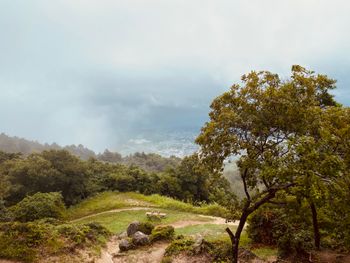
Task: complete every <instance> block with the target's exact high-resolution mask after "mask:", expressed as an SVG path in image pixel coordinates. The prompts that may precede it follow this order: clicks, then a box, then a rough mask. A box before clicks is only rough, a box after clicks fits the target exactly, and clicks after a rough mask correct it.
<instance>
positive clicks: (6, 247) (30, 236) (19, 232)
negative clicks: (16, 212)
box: [0, 219, 109, 262]
mask: <svg viewBox="0 0 350 263" xmlns="http://www.w3.org/2000/svg"><path fill="white" fill-rule="evenodd" d="M50 222H52V223H54V224H51V223H50ZM58 222H59V221H57V220H52V219H49V220H47V219H41V220H37V221H34V222H27V223H22V222H8V223H2V224H0V258H7V259H14V260H21V261H24V262H32V261H36V259H37V258H40V257H41V254H43V255H45V256H47V255H50V254H56V255H57V254H59V253H66V252H67V251H69V252H70V253H71V252H72V251H74V249H75V248H76V247H90V246H94V245H99V244H101V241H102V239H103V238H106V237H107V236H108V235H109V232H108V231H107V230H106V229H105V228H104V227H102V226H101V225H100V224H98V223H89V224H84V225H74V224H63V225H57V224H58Z"/></svg>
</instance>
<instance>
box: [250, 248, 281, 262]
mask: <svg viewBox="0 0 350 263" xmlns="http://www.w3.org/2000/svg"><path fill="white" fill-rule="evenodd" d="M252 251H253V253H255V254H256V255H257V256H258V257H259V258H262V259H264V260H268V259H269V258H271V257H274V256H277V254H278V250H277V248H275V247H260V248H255V249H252Z"/></svg>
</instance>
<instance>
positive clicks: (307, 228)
mask: <svg viewBox="0 0 350 263" xmlns="http://www.w3.org/2000/svg"><path fill="white" fill-rule="evenodd" d="M334 89H335V80H333V79H331V78H329V77H328V76H326V75H322V74H316V73H315V72H313V71H310V70H307V69H305V68H303V67H301V66H297V65H296V66H293V67H292V70H291V76H290V78H289V79H287V80H282V79H280V77H279V76H278V75H277V74H274V73H271V72H268V71H261V72H254V71H252V72H250V73H248V74H246V75H244V76H243V77H242V83H241V84H235V85H233V86H232V87H231V89H230V90H229V91H227V92H225V93H224V94H222V95H221V96H219V97H217V98H215V99H214V101H213V102H212V104H211V112H210V113H209V117H210V119H209V121H208V122H206V123H205V124H204V126H203V128H202V130H201V132H200V134H199V135H198V137H197V139H196V143H197V144H198V145H199V146H200V150H199V151H198V152H197V153H194V154H193V155H191V156H187V157H184V158H182V159H180V158H177V157H170V158H165V157H161V156H159V155H156V154H144V153H135V154H133V155H130V156H127V157H122V156H121V155H120V154H118V153H113V152H110V151H108V150H106V151H105V152H104V153H102V154H98V155H96V154H94V153H93V152H92V153H91V154H90V155H89V154H87V155H79V154H76V149H75V150H72V149H73V148H74V147H71V148H70V149H68V148H64V149H62V148H61V147H58V146H57V147H56V149H43V150H42V151H40V150H41V148H40V147H41V146H40V145H39V144H38V145H36V146H37V149H38V150H39V152H35V151H34V150H24V148H23V147H17V148H16V147H13V146H10V145H11V143H10V141H11V140H10V137H8V136H6V135H4V134H2V135H1V136H2V143H1V145H2V149H3V150H4V151H1V152H0V185H1V188H0V220H1V223H0V258H7V259H15V260H23V261H27V262H30V261H35V260H36V259H37V258H36V255H37V254H35V253H38V252H36V250H33V247H36V246H39V245H40V244H41V243H40V242H41V241H40V240H42V237H41V234H42V233H44V232H45V231H49V230H47V229H51V230H50V231H58V232H57V233H59V234H57V235H65V238H68V239H69V240H71V241H70V242H73V241H74V242H75V244H78V245H79V246H80V248H81V246H82V244H85V243H86V242H87V241H86V240H90V241H89V242H91V243H96V242H97V241H98V240H99V241H98V242H100V241H101V240H102V236H103V237H104V238H107V237H108V235H109V234H108V233H109V231H110V229H108V225H107V228H106V225H103V222H104V221H101V222H102V224H100V223H96V222H89V223H88V224H85V225H79V226H76V225H74V224H73V223H72V221H67V218H69V213H68V212H67V211H75V210H77V211H79V207H81V206H84V204H86V202H89V200H95V199H94V198H97V199H96V200H99V199H98V198H100V197H99V196H100V195H101V194H103V193H127V194H130V192H134V193H137V194H141V195H142V196H145V197H142V198H144V199H145V200H146V199H147V198H148V197H147V196H153V197H154V196H165V197H170V198H172V199H174V200H178V201H182V203H181V207H187V205H191V208H186V209H187V210H186V211H187V212H188V211H192V212H193V211H197V210H196V209H209V208H208V207H210V206H213V207H214V208H213V209H211V210H205V211H206V212H205V213H206V214H207V215H212V216H218V217H221V218H225V219H226V220H231V221H234V220H236V222H237V225H235V227H233V226H230V225H226V226H225V225H222V230H224V231H226V237H227V238H226V239H225V242H222V240H221V241H220V242H222V243H215V244H220V245H214V246H211V245H208V247H210V248H211V249H210V250H208V251H209V252H208V251H207V252H208V255H211V257H212V258H211V261H213V262H238V260H239V257H240V253H241V251H242V250H241V249H242V246H243V247H244V246H245V245H244V242H245V241H244V240H245V239H249V247H250V248H256V247H259V246H260V247H267V248H275V249H276V251H277V256H278V259H277V261H275V262H314V261H310V260H311V259H310V258H311V255H313V253H315V254H316V255H317V253H319V252H320V251H321V252H322V251H333V252H337V253H340V255H341V257H342V260H343V261H338V262H346V261H345V260H346V259H344V258H346V255H348V254H346V253H349V251H350V206H349V203H350V172H349V171H350V109H349V108H348V107H345V106H343V105H341V104H340V103H338V102H337V101H336V100H335V99H334V97H333V95H332V94H331V91H332V90H334ZM4 138H6V139H7V144H6V143H4V142H5V139H4ZM22 140H23V139H22ZM12 141H13V140H12ZM4 145H7V147H8V148H6V149H5V147H4ZM12 145H16V144H12ZM17 145H20V144H17ZM22 145H23V144H22ZM33 145H34V144H33ZM11 147H12V148H11ZM28 147H29V146H28ZM28 147H27V148H26V149H29V148H28ZM78 148H81V149H85V148H84V147H83V146H79V147H78ZM72 151H73V152H74V153H75V154H76V155H74V154H72ZM84 152H89V151H88V150H86V149H85V150H84ZM232 157H235V158H233V159H232ZM235 167H236V168H235ZM153 197H152V198H153ZM138 198H141V197H138ZM147 200H148V199H147ZM152 200H153V199H152ZM124 201H125V200H124ZM101 202H102V201H101ZM108 202H112V199H111V200H109V201H108ZM172 202H173V201H172ZM174 202H175V201H174ZM176 202H177V201H176ZM160 203H161V202H160ZM160 203H158V205H159V204H160ZM174 204H175V203H174ZM95 206H96V207H98V203H97V204H96V203H95ZM179 206H180V205H178V206H177V208H174V207H175V205H174V207H173V208H172V209H175V210H176V209H180V210H181V209H182V210H181V211H184V208H179ZM111 208H112V207H111ZM69 209H71V210H69ZM74 209H75V210H74ZM90 209H93V208H90ZM101 209H102V208H101ZM167 209H170V208H169V207H167ZM188 209H190V210H188ZM106 211H107V210H106ZM201 211H204V210H201ZM95 212H97V210H96V211H95ZM168 212H169V211H168ZM170 213H171V212H170ZM203 213H204V212H203ZM72 215H73V213H72V212H71V217H72ZM87 215H88V214H87ZM33 222H40V224H39V223H37V225H40V227H42V229H37V228H35V227H34V225H33ZM70 224H71V225H70ZM72 224H73V225H72ZM63 226H64V227H63ZM43 229H45V230H43ZM53 229H55V230H53ZM57 229H59V230H57ZM112 230H113V229H112ZM40 231H41V232H40ZM79 235H81V236H80V237H79V238H80V239H79V238H78V240H77V239H75V238H77V236H79ZM89 235H90V236H91V235H92V236H93V237H94V238H91V237H89ZM20 236H22V239H21V240H22V241H21V242H22V243H21V245H20V246H19V245H18V246H16V245H14V244H16V242H17V241H18V238H19V237H20ZM73 236H74V237H73ZM100 236H101V237H100ZM242 239H243V241H242ZM23 240H24V241H23ZM72 240H73V241H72ZM179 240H182V241H181V242H183V243H181V242H180V241H179ZM179 240H178V239H176V238H175V239H174V241H173V242H175V243H171V244H172V245H171V246H172V249H178V248H179V246H180V247H181V249H180V250H181V251H182V252H183V251H185V250H186V249H189V248H190V247H191V246H192V243H191V242H190V241H188V240H187V239H185V241H184V240H183V239H181V237H179ZM52 242H53V241H52ZM55 242H56V241H55ZM84 242H85V243H84ZM98 242H97V243H98ZM101 242H102V244H103V243H104V242H105V241H104V242H103V241H101ZM186 242H189V243H190V245H188V246H187V245H184V244H185V243H186ZM215 242H219V241H215ZM242 242H243V244H242ZM174 244H175V245H174ZM179 244H180V245H179ZM186 244H187V243H186ZM208 244H209V243H208ZM41 245H42V244H41ZM56 245H57V244H56ZM57 246H58V245H57ZM79 246H78V247H79ZM174 246H175V248H174ZM214 247H215V251H214ZM60 249H61V247H60ZM70 249H72V251H74V247H73V248H70ZM53 250H54V249H53ZM57 251H61V250H59V249H57ZM57 251H56V252H57ZM315 251H316V252H315ZM61 252H62V251H61ZM47 253H49V254H50V253H51V254H54V252H52V251H51V252H47ZM57 253H58V252H57ZM72 253H73V252H72ZM192 253H194V252H193V251H192ZM215 255H216V256H217V255H220V257H221V258H220V261H215V260H219V258H216V259H215V260H214V259H213V257H214V258H215ZM208 257H210V256H208ZM347 258H349V257H347ZM167 260H170V259H167ZM278 260H280V261H278ZM164 262H165V261H164ZM247 262H249V261H247ZM265 262H269V261H265ZM317 262H323V261H317ZM334 262H336V261H334Z"/></svg>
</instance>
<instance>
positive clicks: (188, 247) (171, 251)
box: [165, 237, 194, 257]
mask: <svg viewBox="0 0 350 263" xmlns="http://www.w3.org/2000/svg"><path fill="white" fill-rule="evenodd" d="M193 245H194V240H193V239H192V238H190V237H186V238H184V237H181V238H177V239H175V240H173V241H172V242H171V243H170V245H169V246H168V247H167V248H166V250H165V256H167V257H169V256H174V255H178V254H179V253H181V252H184V251H192V249H193Z"/></svg>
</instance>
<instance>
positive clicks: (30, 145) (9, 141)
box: [0, 133, 181, 172]
mask: <svg viewBox="0 0 350 263" xmlns="http://www.w3.org/2000/svg"><path fill="white" fill-rule="evenodd" d="M46 150H67V151H68V152H70V153H71V154H73V155H75V156H77V157H79V158H81V159H83V160H88V159H89V158H95V159H97V160H100V161H104V162H111V163H120V164H125V165H135V166H139V167H140V168H142V169H144V170H146V171H151V172H159V171H164V170H165V169H167V168H175V167H176V166H177V165H178V164H179V163H180V162H181V159H180V158H178V157H175V156H170V157H163V156H161V155H159V154H155V153H147V154H146V153H139V152H136V153H134V154H130V155H127V156H125V157H123V156H122V155H121V154H120V153H118V152H111V151H109V150H108V149H106V150H105V151H104V152H103V153H99V154H96V153H95V152H94V151H93V150H90V149H88V148H86V147H85V146H83V145H81V144H79V145H78V146H76V145H69V146H64V147H62V146H60V145H58V144H57V143H52V144H48V143H45V144H41V143H39V142H37V141H31V140H27V139H24V138H19V137H17V136H14V137H11V136H8V135H6V134H5V133H1V134H0V151H3V152H8V153H22V154H24V155H29V154H31V153H40V152H42V151H46Z"/></svg>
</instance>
